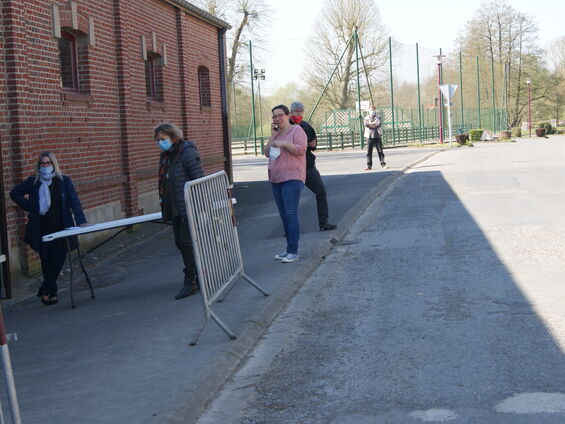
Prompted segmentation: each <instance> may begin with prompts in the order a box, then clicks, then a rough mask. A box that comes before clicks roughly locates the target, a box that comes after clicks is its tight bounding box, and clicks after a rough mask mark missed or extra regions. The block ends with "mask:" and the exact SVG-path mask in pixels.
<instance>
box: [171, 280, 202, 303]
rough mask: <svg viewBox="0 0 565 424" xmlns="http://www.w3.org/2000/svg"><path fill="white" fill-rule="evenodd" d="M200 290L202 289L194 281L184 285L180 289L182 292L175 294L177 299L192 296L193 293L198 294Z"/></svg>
mask: <svg viewBox="0 0 565 424" xmlns="http://www.w3.org/2000/svg"><path fill="white" fill-rule="evenodd" d="M199 291H200V287H198V286H197V285H196V284H194V283H191V284H185V285H184V286H182V289H180V292H178V293H177V295H176V296H175V300H179V299H182V298H184V297H188V296H192V295H193V294H196V293H198V292H199Z"/></svg>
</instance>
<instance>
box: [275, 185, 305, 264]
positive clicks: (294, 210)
mask: <svg viewBox="0 0 565 424" xmlns="http://www.w3.org/2000/svg"><path fill="white" fill-rule="evenodd" d="M271 187H272V189H273V197H274V198H275V202H276V204H277V208H278V209H279V215H280V216H281V219H282V222H283V226H284V233H285V235H286V252H287V253H294V254H297V253H298V240H299V239H300V225H299V223H298V201H299V200H300V192H302V189H303V188H304V183H303V182H302V181H300V180H289V181H285V182H282V183H271Z"/></svg>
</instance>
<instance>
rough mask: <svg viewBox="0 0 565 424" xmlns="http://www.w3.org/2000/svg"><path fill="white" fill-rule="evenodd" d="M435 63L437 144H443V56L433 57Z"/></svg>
mask: <svg viewBox="0 0 565 424" xmlns="http://www.w3.org/2000/svg"><path fill="white" fill-rule="evenodd" d="M434 57H435V58H436V61H437V91H438V96H439V97H438V112H439V142H440V144H443V113H442V112H443V101H442V96H441V89H440V88H439V87H440V85H441V59H442V58H444V57H445V56H444V55H442V54H441V53H440V54H436V55H434Z"/></svg>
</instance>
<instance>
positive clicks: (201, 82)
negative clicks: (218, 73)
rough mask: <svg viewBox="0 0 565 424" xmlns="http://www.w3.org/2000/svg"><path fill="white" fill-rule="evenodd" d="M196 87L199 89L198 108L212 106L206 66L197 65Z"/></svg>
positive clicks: (208, 72)
mask: <svg viewBox="0 0 565 424" xmlns="http://www.w3.org/2000/svg"><path fill="white" fill-rule="evenodd" d="M198 87H199V89H200V108H210V107H211V106H212V96H211V93H210V71H209V70H208V68H207V67H206V66H199V67H198Z"/></svg>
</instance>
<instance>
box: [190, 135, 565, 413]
mask: <svg viewBox="0 0 565 424" xmlns="http://www.w3.org/2000/svg"><path fill="white" fill-rule="evenodd" d="M563 163H565V137H552V138H551V139H549V140H545V139H533V140H526V141H520V142H518V143H512V144H510V143H505V144H488V145H478V146H477V147H475V148H473V149H453V150H450V151H445V152H443V153H441V154H438V155H436V156H434V157H432V158H430V159H429V160H427V161H425V162H422V163H421V164H419V165H418V166H416V167H414V169H412V170H411V171H409V172H408V173H406V174H405V175H404V176H403V177H401V178H400V179H398V180H397V181H396V183H395V184H394V185H392V186H391V187H390V188H389V189H388V190H387V191H386V192H385V193H383V195H381V196H380V197H379V198H378V199H377V200H376V201H375V202H374V203H373V204H372V205H371V206H370V207H369V208H368V209H367V211H366V213H365V214H363V216H362V217H361V218H360V219H359V220H358V221H357V222H356V223H355V224H354V225H353V227H352V228H351V230H350V231H349V233H348V234H347V235H346V237H345V238H344V239H343V240H342V241H341V243H340V244H339V245H338V246H336V248H335V249H334V250H333V252H332V253H331V254H330V255H328V256H327V257H326V259H325V261H324V262H323V263H322V264H321V266H320V267H319V268H318V269H317V270H316V272H315V273H314V274H313V275H312V276H311V278H310V279H309V280H308V281H307V282H306V283H305V284H304V286H303V287H302V288H301V290H300V292H299V293H298V295H297V296H296V297H295V298H294V299H293V301H292V302H291V304H290V306H289V307H288V309H287V310H285V312H284V313H282V314H281V315H280V316H279V317H278V318H277V320H276V321H275V323H274V324H273V325H272V326H271V327H270V329H269V330H268V332H267V334H266V335H265V337H264V339H263V340H261V342H260V343H259V344H258V346H257V347H256V348H255V349H254V350H253V351H252V352H250V354H249V356H248V358H247V361H246V363H245V365H244V366H243V367H242V369H241V370H240V371H239V372H238V373H236V374H235V376H234V377H233V378H232V381H231V383H230V384H228V385H227V386H226V388H225V389H224V390H223V391H222V392H221V394H220V395H219V397H218V398H217V399H216V400H215V402H214V403H213V404H212V406H211V407H210V408H209V410H208V411H207V413H206V414H205V415H204V416H203V417H202V418H201V419H200V420H199V421H198V424H211V423H226V424H227V423H237V424H251V423H253V424H267V423H268V424H283V423H284V424H286V423H301V424H314V423H332V424H369V423H395V424H398V423H402V424H404V423H420V422H453V423H489V424H490V423H497V424H498V423H501V424H506V423H507V424H520V423H531V424H538V423H548V424H552V423H555V424H557V423H563V422H565V314H564V313H563V310H564V309H563V308H564V306H563V305H564V304H565V284H563V275H565V223H564V221H563V217H564V216H565V173H564V172H563Z"/></svg>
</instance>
